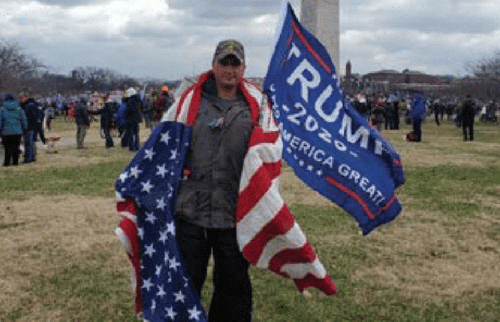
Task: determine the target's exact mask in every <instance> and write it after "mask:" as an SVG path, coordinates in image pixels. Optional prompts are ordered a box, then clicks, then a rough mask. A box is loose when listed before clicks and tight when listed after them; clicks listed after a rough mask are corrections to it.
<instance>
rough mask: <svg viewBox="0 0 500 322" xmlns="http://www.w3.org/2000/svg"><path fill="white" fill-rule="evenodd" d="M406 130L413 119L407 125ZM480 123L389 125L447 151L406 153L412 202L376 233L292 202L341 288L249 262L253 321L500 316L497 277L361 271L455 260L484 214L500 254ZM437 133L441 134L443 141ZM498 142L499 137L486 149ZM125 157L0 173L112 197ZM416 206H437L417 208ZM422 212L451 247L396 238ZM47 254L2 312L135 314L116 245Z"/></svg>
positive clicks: (493, 132)
mask: <svg viewBox="0 0 500 322" xmlns="http://www.w3.org/2000/svg"><path fill="white" fill-rule="evenodd" d="M65 126H68V127H69V126H72V125H70V124H68V125H65ZM407 130H409V128H408V127H406V128H405V132H407ZM476 130H477V135H476V138H477V141H476V142H480V143H481V145H479V144H476V143H475V142H473V143H471V144H465V143H463V144H462V143H461V141H460V140H461V132H460V129H459V128H457V127H456V126H454V125H453V124H450V123H447V122H446V121H445V122H444V124H443V125H442V126H440V127H437V126H435V125H434V124H433V123H432V122H430V120H428V122H427V123H426V124H424V128H423V131H424V134H423V138H424V142H423V143H421V144H413V145H411V144H410V145H408V143H406V142H402V141H401V136H402V133H394V132H386V133H385V134H386V135H387V136H388V137H389V138H390V139H391V140H392V141H393V142H394V144H395V145H396V147H397V148H398V149H400V150H401V151H411V150H416V151H420V152H421V153H422V155H424V157H425V155H435V153H440V154H442V157H441V159H440V161H441V162H439V163H438V164H435V165H429V164H419V163H418V162H417V163H414V164H413V165H411V166H405V160H404V159H403V166H404V168H405V176H406V184H405V185H404V186H402V187H401V188H400V189H399V191H398V192H397V194H398V196H399V197H400V199H401V201H402V203H403V205H404V209H403V214H402V215H401V216H400V218H398V219H396V220H395V221H394V222H393V223H390V224H389V225H387V226H383V227H379V228H378V229H377V231H376V234H377V235H376V236H374V237H371V236H370V235H369V236H367V237H363V236H362V235H360V233H359V231H360V229H359V228H358V227H357V225H356V223H355V222H354V220H353V219H352V218H351V217H350V216H349V215H347V214H346V213H344V212H343V211H342V210H340V209H339V208H337V207H320V206H311V205H303V204H291V205H290V209H291V211H292V213H293V214H294V216H295V217H296V219H297V221H298V222H299V223H300V225H301V228H302V229H303V230H304V232H305V234H306V236H307V237H308V240H309V241H310V242H311V244H312V245H313V248H314V249H315V251H316V253H317V254H318V256H319V258H320V259H321V261H322V263H323V265H324V266H325V268H326V269H327V271H328V272H329V273H330V275H331V277H332V279H333V280H334V282H335V284H336V286H337V287H338V289H339V294H338V295H337V296H334V297H323V296H321V294H320V293H319V292H316V291H314V290H313V291H311V292H312V293H313V295H314V296H313V298H312V299H310V300H306V299H305V298H304V297H303V296H302V295H301V294H299V292H298V291H297V290H296V288H295V286H294V284H293V282H291V281H288V280H284V279H283V278H281V277H278V276H276V275H274V274H273V273H271V272H268V271H265V270H259V269H255V268H251V270H250V273H251V277H252V283H253V295H254V319H253V321H255V322H259V321H273V322H274V321H287V322H289V321H308V322H313V321H317V322H325V321H332V322H337V321H338V322H343V321H394V322H401V321H408V322H412V321H413V322H416V321H475V322H476V321H477V322H479V321H481V322H483V321H484V322H490V321H500V289H499V288H496V287H494V286H492V287H490V288H488V289H485V290H482V291H480V292H468V291H464V292H463V293H458V294H456V296H454V297H443V298H438V299H436V298H430V297H429V298H426V297H412V296H409V295H408V293H406V292H404V290H405V287H406V285H407V284H405V283H406V281H405V280H404V279H403V280H401V284H400V285H397V286H393V285H391V284H385V283H384V282H383V281H378V280H373V279H368V278H364V277H359V276H358V275H357V274H356V272H358V271H359V270H362V269H368V270H369V269H370V268H372V267H385V268H387V269H388V270H389V269H401V270H403V269H404V268H405V266H404V265H402V263H404V262H410V263H413V262H415V263H414V265H424V264H426V263H431V262H433V261H438V262H439V261H445V260H448V261H454V260H456V258H457V253H459V252H467V251H470V250H467V249H464V248H463V246H460V247H459V246H456V247H455V245H459V244H460V243H461V242H464V238H465V241H466V238H467V236H466V235H465V236H464V235H463V234H461V233H460V231H461V230H460V229H461V228H465V227H469V226H470V225H473V224H474V223H475V222H476V221H480V220H484V218H485V217H486V218H488V219H491V222H492V223H491V224H490V225H489V226H487V228H485V231H484V234H483V235H482V238H484V241H485V243H484V245H483V246H481V247H482V248H480V249H479V250H480V251H481V252H483V253H486V254H488V255H489V256H493V257H494V256H496V257H497V258H498V261H497V262H498V263H500V215H499V212H498V209H499V207H498V206H499V203H498V200H499V199H500V188H499V187H500V165H499V163H498V161H497V160H496V159H495V158H497V157H500V149H498V144H499V142H500V127H499V126H493V125H490V124H487V125H482V124H477V125H476ZM437 141H439V142H442V143H440V144H439V145H438V146H436V144H434V143H435V142H437ZM447 142H450V143H449V144H448V143H447ZM459 143H460V144H459ZM490 144H491V145H492V146H493V147H492V148H486V149H485V146H486V147H487V146H488V145H490ZM457 155H468V156H471V155H472V156H475V157H477V158H478V160H482V161H480V162H479V163H480V164H478V166H468V165H460V164H455V163H453V162H452V161H449V162H448V161H447V159H448V157H449V156H457ZM437 158H439V156H438V157H437ZM488 158H492V159H488ZM127 162H128V161H127V160H123V158H122V157H121V156H120V155H117V156H116V158H115V159H113V158H112V157H111V158H106V159H105V160H104V161H103V162H100V163H97V164H92V165H86V166H68V167H64V168H56V167H54V168H52V167H49V168H45V169H42V170H33V171H29V172H28V171H25V172H22V171H21V172H17V173H16V175H15V180H13V176H12V175H9V174H13V172H8V173H7V175H4V176H2V177H0V200H4V201H9V200H24V199H26V198H29V197H31V196H33V195H65V194H75V195H81V196H90V197H92V196H100V197H103V196H104V197H107V198H109V199H110V200H113V198H114V192H113V181H114V180H115V179H116V178H117V176H118V174H119V173H120V171H121V170H122V169H123V167H124V166H125V165H126V164H127ZM304 193H311V192H306V191H304ZM495 200H496V204H495ZM492 203H493V204H492ZM417 213H418V214H420V213H426V214H427V213H429V214H432V215H429V216H424V215H421V216H416V215H415V214H417ZM1 220H2V217H1V216H0V235H1V234H2V232H3V231H6V230H8V229H12V228H16V227H22V226H23V225H24V223H22V222H18V223H2V221H1ZM415 222H417V223H419V224H421V225H424V227H425V228H426V229H427V230H428V231H430V232H433V234H434V235H436V234H438V233H443V232H444V233H446V234H449V236H447V237H448V238H454V239H452V242H453V243H452V246H453V249H451V250H447V249H446V248H445V247H444V246H443V245H440V244H437V246H436V247H434V248H432V247H431V248H430V249H431V250H429V251H427V250H426V251H423V250H420V249H416V248H415V249H411V248H410V249H397V248H395V247H394V246H393V245H392V244H391V242H390V240H389V237H390V236H391V235H392V234H393V232H394V231H395V230H396V229H399V228H401V227H405V225H406V224H407V223H408V225H410V224H412V223H415ZM455 231H457V233H456V235H453V233H454V232H455ZM450 236H451V237H450ZM429 242H430V241H429ZM25 251H26V253H28V252H29V250H27V249H26V250H25ZM110 251H111V250H110ZM388 254H389V255H388ZM45 255H46V256H49V255H50V256H53V258H52V259H51V260H60V261H61V265H60V266H59V269H58V270H56V271H54V272H53V274H50V275H46V276H40V275H36V274H34V275H33V276H29V277H28V278H30V286H29V287H28V289H27V291H28V292H29V294H30V296H29V297H24V298H23V299H22V300H21V302H20V304H19V305H17V306H14V307H3V308H0V320H2V321H29V314H30V310H31V309H32V308H33V307H34V306H37V307H38V309H39V310H40V309H41V310H45V311H47V312H62V315H63V316H64V317H65V318H64V319H61V320H62V321H125V322H126V321H136V319H135V318H134V316H133V306H132V294H131V292H130V285H129V277H128V275H126V274H123V273H121V272H120V271H118V270H115V269H114V268H113V267H112V265H111V264H110V263H109V261H108V257H109V255H110V254H109V253H107V252H106V251H103V250H102V249H100V250H99V251H98V252H93V251H92V252H91V251H88V252H83V253H81V254H79V255H78V256H76V257H74V258H72V259H71V261H68V258H67V257H66V255H65V254H64V253H57V252H55V253H52V254H45ZM41 256H44V255H43V254H42V255H41ZM124 256H125V255H124ZM496 265H497V266H496V269H497V271H498V270H500V266H498V265H499V264H496ZM409 278H411V276H410V277H409ZM493 278H495V277H493ZM496 278H498V276H496ZM494 285H498V284H494ZM429 287H432V286H429ZM211 289H212V287H211V273H209V276H208V277H207V283H206V284H205V288H204V291H203V301H204V303H205V304H206V305H207V306H208V303H209V301H210V292H211ZM472 289H474V288H472Z"/></svg>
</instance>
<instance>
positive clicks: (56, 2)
mask: <svg viewBox="0 0 500 322" xmlns="http://www.w3.org/2000/svg"><path fill="white" fill-rule="evenodd" d="M110 1H111V0H36V2H38V3H41V4H45V5H51V6H58V7H65V8H68V7H78V6H91V5H95V4H101V3H108V2H110Z"/></svg>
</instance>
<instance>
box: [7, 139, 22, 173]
mask: <svg viewBox="0 0 500 322" xmlns="http://www.w3.org/2000/svg"><path fill="white" fill-rule="evenodd" d="M2 144H3V146H4V148H5V159H4V161H3V165H4V167H7V166H9V165H11V164H12V165H18V164H19V146H20V145H21V134H19V135H4V136H2Z"/></svg>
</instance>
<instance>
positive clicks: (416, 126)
mask: <svg viewBox="0 0 500 322" xmlns="http://www.w3.org/2000/svg"><path fill="white" fill-rule="evenodd" d="M413 133H414V134H415V142H420V141H422V121H421V120H420V121H413Z"/></svg>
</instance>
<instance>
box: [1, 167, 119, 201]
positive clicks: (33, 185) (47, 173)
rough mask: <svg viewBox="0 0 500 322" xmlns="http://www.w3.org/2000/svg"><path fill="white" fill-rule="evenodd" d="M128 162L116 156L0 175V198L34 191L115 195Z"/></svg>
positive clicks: (41, 193)
mask: <svg viewBox="0 0 500 322" xmlns="http://www.w3.org/2000/svg"><path fill="white" fill-rule="evenodd" d="M126 165H127V161H122V160H117V161H111V162H103V163H99V164H96V165H88V166H80V167H68V168H47V169H44V170H34V171H29V172H26V171H25V172H19V173H16V174H15V180H13V177H12V176H9V175H7V176H4V177H0V199H13V198H14V199H23V198H30V197H32V196H33V195H65V194H76V195H83V196H106V197H110V198H112V197H113V196H114V190H113V189H114V180H116V179H117V178H118V174H119V173H120V172H121V171H122V170H123V168H124V167H125V166H126Z"/></svg>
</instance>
